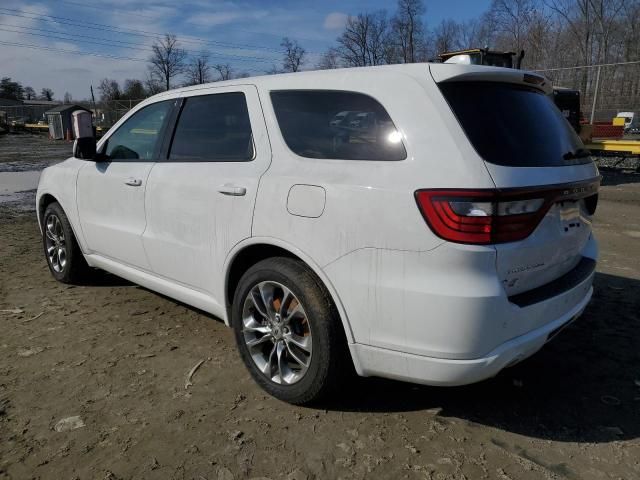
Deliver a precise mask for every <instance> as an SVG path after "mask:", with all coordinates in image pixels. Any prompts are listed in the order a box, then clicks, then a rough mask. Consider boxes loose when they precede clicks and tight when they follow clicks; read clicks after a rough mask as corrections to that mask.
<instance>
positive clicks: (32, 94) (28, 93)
mask: <svg viewBox="0 0 640 480" xmlns="http://www.w3.org/2000/svg"><path fill="white" fill-rule="evenodd" d="M24 99H25V100H35V99H36V91H35V90H34V89H33V88H32V87H24Z"/></svg>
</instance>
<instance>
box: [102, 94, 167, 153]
mask: <svg viewBox="0 0 640 480" xmlns="http://www.w3.org/2000/svg"><path fill="white" fill-rule="evenodd" d="M172 105H173V100H167V101H164V102H158V103H153V104H151V105H148V106H146V107H144V108H143V109H142V110H139V111H137V112H136V113H134V114H133V115H132V116H131V117H129V118H128V119H127V120H126V121H125V122H124V123H123V124H122V125H121V126H120V127H119V128H118V130H116V131H115V133H114V134H113V135H111V136H110V137H109V138H108V140H107V147H106V150H105V151H104V152H105V153H106V155H107V158H108V159H109V160H151V159H154V158H156V157H157V155H158V153H157V150H158V148H159V147H160V144H161V143H162V142H160V141H159V139H160V137H161V133H162V128H163V126H164V124H165V121H166V119H167V116H168V115H169V112H170V111H171V107H172Z"/></svg>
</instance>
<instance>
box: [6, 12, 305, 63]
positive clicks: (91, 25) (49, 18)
mask: <svg viewBox="0 0 640 480" xmlns="http://www.w3.org/2000/svg"><path fill="white" fill-rule="evenodd" d="M0 10H3V11H5V12H17V13H3V15H8V16H13V17H21V18H28V19H30V20H38V21H45V22H53V23H58V24H62V25H71V26H74V27H80V28H87V29H94V30H102V31H106V32H115V33H120V34H125V35H135V36H139V37H147V38H154V39H157V38H158V37H159V36H163V35H164V33H160V32H152V31H147V30H135V29H131V28H122V27H117V26H114V25H109V24H104V23H95V22H80V21H79V20H74V19H72V18H68V17H58V16H55V15H45V14H40V13H32V12H25V11H23V10H17V9H14V8H4V7H0ZM25 14H26V15H25ZM29 15H30V16H29ZM190 38H191V39H189V38H187V39H185V38H181V40H180V41H182V42H184V43H191V44H203V43H204V44H211V45H217V46H220V47H226V48H234V49H239V50H252V49H253V50H266V51H273V52H277V53H281V52H280V50H278V49H275V48H271V47H266V46H261V45H248V44H238V43H232V42H220V41H217V40H207V39H203V38H198V37H190ZM308 53H313V52H308Z"/></svg>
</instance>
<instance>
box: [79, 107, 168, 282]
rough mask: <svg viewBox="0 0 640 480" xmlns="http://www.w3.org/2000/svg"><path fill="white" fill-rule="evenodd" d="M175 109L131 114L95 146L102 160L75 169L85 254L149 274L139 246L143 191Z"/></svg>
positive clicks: (142, 226)
mask: <svg viewBox="0 0 640 480" xmlns="http://www.w3.org/2000/svg"><path fill="white" fill-rule="evenodd" d="M174 103H175V100H166V101H163V102H157V103H153V104H151V105H147V106H145V107H143V108H142V109H140V110H138V111H136V112H135V113H134V114H133V115H131V116H130V117H129V118H128V119H127V120H125V122H124V123H122V124H121V125H120V126H119V127H118V128H117V130H116V131H115V132H113V134H111V135H109V137H108V138H107V139H106V141H105V142H104V143H103V144H102V145H101V146H100V152H101V155H102V157H103V158H104V160H101V161H97V162H87V164H86V165H84V166H83V167H82V168H81V169H80V172H79V174H78V180H77V184H76V194H77V196H76V201H77V205H78V213H79V217H80V225H81V228H82V232H83V234H84V237H85V239H86V242H87V246H88V248H89V253H93V254H99V255H102V256H104V257H108V258H111V259H114V260H117V261H119V262H122V263H125V264H128V265H132V266H135V267H138V268H142V269H147V270H148V269H149V262H148V260H147V257H146V255H145V252H144V248H143V245H142V232H143V231H144V228H145V225H146V219H145V210H144V201H145V200H144V191H145V188H146V182H147V178H148V176H149V172H150V171H151V168H152V167H153V164H154V162H155V161H156V159H157V157H158V155H159V151H160V149H161V146H162V143H163V142H162V141H161V140H162V139H163V133H164V130H165V129H166V125H167V123H168V119H169V117H170V116H171V115H170V113H171V111H172V109H173V106H174ZM98 158H100V156H99V157H98Z"/></svg>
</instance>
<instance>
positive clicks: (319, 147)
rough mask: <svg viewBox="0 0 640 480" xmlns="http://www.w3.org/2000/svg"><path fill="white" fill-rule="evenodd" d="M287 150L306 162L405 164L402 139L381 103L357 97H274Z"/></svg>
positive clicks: (322, 93)
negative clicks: (336, 161)
mask: <svg viewBox="0 0 640 480" xmlns="http://www.w3.org/2000/svg"><path fill="white" fill-rule="evenodd" d="M271 101H272V103H273V108H274V110H275V112H276V117H277V118H278V124H279V126H280V131H281V132H282V136H283V137H284V140H285V142H286V143H287V145H288V147H289V148H290V149H291V150H293V151H294V152H295V153H296V154H298V155H300V156H302V157H308V158H325V159H341V160H404V159H405V158H406V157H407V153H406V151H405V149H404V145H403V144H402V135H401V134H400V132H398V131H396V127H395V126H394V124H393V122H392V121H391V118H389V114H388V113H387V111H386V110H385V109H384V107H383V106H382V105H380V103H378V101H376V100H374V99H373V98H371V97H369V96H368V95H364V94H362V93H357V92H343V91H332V90H280V91H273V92H271Z"/></svg>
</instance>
